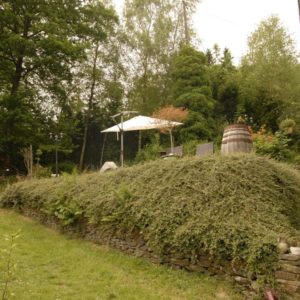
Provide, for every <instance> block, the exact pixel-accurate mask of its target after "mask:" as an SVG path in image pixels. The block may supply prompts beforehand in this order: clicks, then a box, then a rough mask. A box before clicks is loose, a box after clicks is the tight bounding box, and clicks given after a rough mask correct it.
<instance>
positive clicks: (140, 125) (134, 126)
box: [101, 116, 183, 132]
mask: <svg viewBox="0 0 300 300" xmlns="http://www.w3.org/2000/svg"><path fill="white" fill-rule="evenodd" d="M122 125H123V126H122ZM180 125H183V124H182V123H179V122H173V121H168V120H162V119H156V118H150V117H145V116H137V117H133V118H132V119H129V120H127V121H125V122H123V124H122V123H119V124H118V125H115V126H113V127H110V128H107V129H105V130H102V131H101V132H120V129H121V130H123V131H134V130H149V129H162V128H172V127H176V126H180ZM122 127H123V128H122Z"/></svg>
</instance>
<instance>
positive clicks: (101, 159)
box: [100, 132, 107, 168]
mask: <svg viewBox="0 0 300 300" xmlns="http://www.w3.org/2000/svg"><path fill="white" fill-rule="evenodd" d="M106 136H107V133H106V132H105V133H104V138H103V144H102V150H101V158H100V168H101V167H102V164H103V155H104V147H105V142H106Z"/></svg>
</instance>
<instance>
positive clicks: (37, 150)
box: [0, 0, 300, 175]
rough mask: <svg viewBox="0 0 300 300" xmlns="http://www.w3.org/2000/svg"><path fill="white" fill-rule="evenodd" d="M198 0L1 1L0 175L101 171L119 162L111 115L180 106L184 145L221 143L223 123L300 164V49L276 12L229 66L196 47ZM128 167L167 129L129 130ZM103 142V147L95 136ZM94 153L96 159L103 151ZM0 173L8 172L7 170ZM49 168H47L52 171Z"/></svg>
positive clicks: (221, 54) (153, 150) (153, 149)
mask: <svg viewBox="0 0 300 300" xmlns="http://www.w3.org/2000/svg"><path fill="white" fill-rule="evenodd" d="M198 3H199V1H198V0H186V1H183V0H125V4H124V10H123V15H118V14H117V12H116V10H115V8H114V7H113V5H112V4H111V1H108V0H105V1H104V0H103V1H97V0H85V1H83V0H68V1H65V0H56V1H49V0H3V1H2V2H1V4H0V131H1V135H0V171H1V175H3V174H6V173H7V172H9V173H10V174H16V173H20V174H25V173H26V164H24V157H25V161H26V155H28V149H30V147H32V152H33V157H34V163H35V168H38V170H39V172H40V173H42V172H48V171H49V168H50V169H51V168H53V166H54V160H55V147H56V146H57V147H58V155H59V162H60V165H59V169H60V170H61V171H71V170H72V168H73V167H74V166H77V167H78V168H79V169H80V170H84V169H95V168H99V166H100V160H101V161H105V160H115V161H118V160H119V144H118V142H117V140H116V136H115V135H114V134H110V135H107V136H106V137H105V136H104V135H103V134H101V133H100V132H101V130H103V129H105V128H107V127H109V126H112V125H114V122H113V120H112V119H111V116H112V115H114V114H116V113H118V112H120V111H122V110H136V111H139V113H140V114H142V115H149V116H151V115H153V114H155V113H156V112H157V111H159V110H160V109H162V108H163V107H166V106H174V107H179V108H184V109H186V110H187V111H188V116H187V119H186V120H185V125H184V126H183V127H182V128H181V129H180V130H178V131H177V132H176V133H175V139H176V143H177V144H182V145H184V147H185V149H187V152H189V153H192V150H191V149H193V148H194V146H195V145H196V144H199V143H201V142H205V141H214V142H215V144H216V145H218V144H219V143H220V141H221V138H222V133H223V129H224V127H225V126H226V125H228V124H230V123H234V122H237V121H238V122H244V123H247V124H249V125H250V126H251V129H252V131H253V137H254V141H255V145H256V151H257V152H258V153H262V154H268V155H270V156H271V157H274V158H276V159H279V160H283V161H288V162H291V163H294V164H300V98H299V95H300V64H299V60H298V58H299V56H298V54H299V53H298V51H297V50H296V48H295V44H294V41H293V40H292V38H291V35H290V34H289V33H288V32H287V30H286V29H285V28H284V27H283V26H282V24H281V22H280V20H279V19H278V17H276V16H271V17H270V18H269V19H267V20H262V22H261V24H260V25H259V26H258V27H257V28H253V33H252V34H251V35H250V36H249V39H248V51H247V53H246V54H245V56H244V57H243V58H242V60H241V62H240V64H239V65H238V66H237V65H235V64H234V62H233V57H232V55H231V52H230V49H220V48H219V47H218V45H215V46H214V47H213V49H208V50H207V51H206V52H202V51H200V50H199V41H198V40H199V38H200V39H201V37H197V36H196V35H195V32H194V29H193V24H192V22H191V20H192V16H193V13H194V12H195V9H196V5H198ZM125 139H126V149H125V156H126V159H127V163H130V162H133V161H141V160H145V159H149V158H153V157H155V155H156V154H157V153H158V151H159V149H160V147H163V146H167V145H168V137H167V136H166V135H164V134H160V135H158V134H155V133H153V132H147V133H146V132H145V133H143V150H141V151H140V152H139V153H137V144H138V142H137V140H138V136H137V134H135V133H132V134H126V135H125ZM104 142H105V147H103V144H104ZM101 154H103V155H102V158H101ZM8 170H9V171H8ZM52 171H53V169H52Z"/></svg>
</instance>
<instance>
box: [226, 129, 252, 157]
mask: <svg viewBox="0 0 300 300" xmlns="http://www.w3.org/2000/svg"><path fill="white" fill-rule="evenodd" d="M252 146H253V145H252V137H251V134H250V132H249V129H248V126H247V125H243V124H236V125H230V126H227V127H225V129H224V134H223V139H222V146H221V153H222V154H230V153H238V152H242V153H249V152H251V151H252Z"/></svg>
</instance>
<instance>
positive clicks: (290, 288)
mask: <svg viewBox="0 0 300 300" xmlns="http://www.w3.org/2000/svg"><path fill="white" fill-rule="evenodd" d="M277 281H278V282H279V283H280V284H281V285H282V287H283V289H284V290H285V291H287V292H289V293H300V282H299V281H290V280H284V279H278V280H277Z"/></svg>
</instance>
